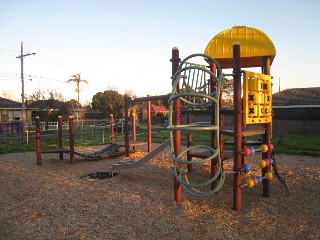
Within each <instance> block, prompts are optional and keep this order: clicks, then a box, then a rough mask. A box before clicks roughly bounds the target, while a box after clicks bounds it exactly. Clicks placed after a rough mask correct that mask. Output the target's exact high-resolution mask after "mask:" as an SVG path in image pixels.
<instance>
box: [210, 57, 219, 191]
mask: <svg viewBox="0 0 320 240" xmlns="http://www.w3.org/2000/svg"><path fill="white" fill-rule="evenodd" d="M209 64H210V65H209V66H210V71H211V72H212V73H214V74H215V75H216V72H217V66H216V64H214V63H212V62H209ZM210 89H211V93H213V92H215V91H216V89H217V81H216V80H215V78H214V77H213V76H210ZM216 107H218V106H217V105H216V104H215V103H214V102H213V103H212V104H211V106H210V110H211V111H212V113H211V124H212V125H217V124H218V123H217V122H216V118H217V117H220V116H216V111H215V108H216ZM210 137H211V139H210V142H211V147H212V148H213V149H217V132H216V131H211V134H210ZM210 167H211V168H210V171H211V177H213V176H214V175H215V174H216V173H217V171H218V162H217V157H215V158H212V159H211V161H210ZM217 184H218V179H216V180H214V181H213V182H212V183H211V190H212V189H214V188H215V187H216V186H217Z"/></svg>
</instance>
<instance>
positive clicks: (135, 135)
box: [132, 113, 137, 151]
mask: <svg viewBox="0 0 320 240" xmlns="http://www.w3.org/2000/svg"><path fill="white" fill-rule="evenodd" d="M132 137H133V141H134V142H136V141H137V131H136V115H135V114H134V113H133V114H132ZM132 149H133V151H136V146H133V148H132Z"/></svg>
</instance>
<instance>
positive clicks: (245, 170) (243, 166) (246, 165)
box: [242, 163, 251, 173]
mask: <svg viewBox="0 0 320 240" xmlns="http://www.w3.org/2000/svg"><path fill="white" fill-rule="evenodd" d="M242 171H244V172H245V173H248V172H250V171H251V167H250V165H249V164H246V163H245V164H243V165H242Z"/></svg>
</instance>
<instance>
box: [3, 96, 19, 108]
mask: <svg viewBox="0 0 320 240" xmlns="http://www.w3.org/2000/svg"><path fill="white" fill-rule="evenodd" d="M0 108H1V109H7V108H21V103H19V102H16V101H12V100H9V99H6V98H2V97H0Z"/></svg>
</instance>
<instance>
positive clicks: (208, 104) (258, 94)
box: [168, 26, 276, 211]
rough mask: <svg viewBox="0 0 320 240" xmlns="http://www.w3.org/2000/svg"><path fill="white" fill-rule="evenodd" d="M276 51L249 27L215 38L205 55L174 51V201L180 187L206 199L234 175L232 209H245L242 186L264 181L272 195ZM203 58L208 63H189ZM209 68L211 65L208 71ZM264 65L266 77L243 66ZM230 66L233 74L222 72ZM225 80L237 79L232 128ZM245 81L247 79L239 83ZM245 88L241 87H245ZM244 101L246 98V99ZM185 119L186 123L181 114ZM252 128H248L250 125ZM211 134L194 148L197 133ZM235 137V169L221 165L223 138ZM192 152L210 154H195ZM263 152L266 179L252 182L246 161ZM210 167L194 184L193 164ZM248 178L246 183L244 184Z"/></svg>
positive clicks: (265, 191)
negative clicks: (256, 140) (254, 141)
mask: <svg viewBox="0 0 320 240" xmlns="http://www.w3.org/2000/svg"><path fill="white" fill-rule="evenodd" d="M275 54H276V51H275V48H274V45H273V43H272V41H271V40H270V38H269V37H268V36H267V35H266V34H265V33H263V32H262V31H260V30H258V29H255V28H249V27H245V26H240V27H233V28H231V29H228V30H225V31H223V32H221V33H219V34H218V35H216V36H215V37H214V38H213V39H212V40H211V41H210V42H209V44H208V45H207V47H206V50H205V54H194V55H190V56H189V57H187V58H185V59H184V60H182V61H181V60H180V58H179V50H178V48H173V49H172V59H171V61H172V76H173V77H172V93H171V97H170V99H169V103H170V105H169V106H170V107H169V126H168V130H169V131H170V146H171V147H170V149H171V150H170V156H171V158H172V160H173V162H174V171H173V172H174V199H175V201H177V202H181V201H182V189H183V190H185V191H186V192H187V193H189V194H191V195H193V196H200V197H202V196H203V197H207V196H210V195H212V194H214V193H215V192H217V191H219V189H220V188H221V187H222V186H223V184H224V181H225V178H226V175H227V174H232V175H233V209H234V210H236V211H240V209H241V193H242V189H243V187H246V186H248V187H253V186H255V185H258V184H259V183H262V185H263V196H264V197H269V195H270V180H271V179H272V172H271V165H273V163H274V161H273V159H271V158H270V157H271V153H272V150H273V145H272V144H271V130H272V129H271V127H272V112H271V110H272V90H271V86H272V85H271V76H270V66H271V64H272V61H273V59H274V57H275ZM197 57H201V58H202V59H204V60H205V61H206V62H205V64H198V63H190V62H189V60H191V59H193V58H197ZM207 64H209V66H208V68H207ZM250 67H261V69H262V74H259V73H254V72H249V71H243V70H242V68H250ZM226 68H232V69H233V72H232V74H223V73H222V69H226ZM225 76H232V78H233V87H234V88H233V103H234V108H233V119H234V120H233V128H232V129H224V128H223V126H222V121H221V94H222V92H221V86H222V84H223V80H224V78H225ZM241 78H243V80H242V79H241ZM242 82H243V86H244V88H243V89H242V84H241V83H242ZM242 99H243V100H242ZM204 111H205V112H207V113H208V114H209V115H210V116H211V117H210V118H211V122H210V123H209V124H203V123H197V122H192V116H193V115H195V114H197V113H199V112H204ZM183 114H185V115H187V122H186V123H182V120H181V116H182V115H183ZM249 126H250V127H249ZM182 131H184V132H187V146H185V148H184V150H182V149H183V148H182V142H181V132H182ZM196 131H197V132H208V133H209V135H210V140H209V142H210V144H209V145H196V146H194V145H192V133H193V132H196ZM224 135H230V136H233V141H234V143H233V144H234V145H233V163H234V166H233V170H230V171H227V170H225V169H224V167H223V159H224V157H223V155H224V146H223V137H224ZM255 135H262V143H263V145H261V147H260V148H257V149H254V148H247V146H246V138H247V137H249V136H255ZM194 150H202V151H203V152H206V154H203V155H202V156H201V154H198V155H197V156H198V157H197V158H196V159H194V158H195V155H193V151H194ZM258 151H260V152H262V159H263V160H262V161H261V164H260V166H261V168H262V175H261V176H257V177H255V178H252V179H247V177H246V176H244V175H245V174H246V173H248V172H249V170H250V168H249V166H248V165H246V160H247V159H246V158H247V157H248V156H250V155H251V154H254V152H258ZM208 163H209V165H210V176H209V178H208V180H206V181H205V182H201V183H198V182H192V175H191V172H192V171H193V169H194V167H195V166H197V165H198V166H199V165H205V164H208ZM243 180H245V183H243Z"/></svg>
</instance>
